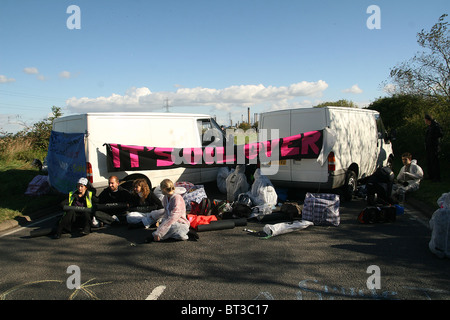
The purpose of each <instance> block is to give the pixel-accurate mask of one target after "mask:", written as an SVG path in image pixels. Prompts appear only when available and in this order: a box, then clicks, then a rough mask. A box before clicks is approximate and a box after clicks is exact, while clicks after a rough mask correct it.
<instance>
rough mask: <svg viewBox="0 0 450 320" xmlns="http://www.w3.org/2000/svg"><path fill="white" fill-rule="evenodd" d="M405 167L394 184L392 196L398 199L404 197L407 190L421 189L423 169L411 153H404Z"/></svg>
mask: <svg viewBox="0 0 450 320" xmlns="http://www.w3.org/2000/svg"><path fill="white" fill-rule="evenodd" d="M402 162H403V167H402V168H401V169H400V172H399V173H398V175H397V179H396V180H397V181H396V183H395V184H394V185H393V186H392V196H393V197H394V198H397V199H401V198H404V196H405V194H406V193H407V192H412V191H417V190H419V185H420V180H421V179H423V170H422V168H421V167H420V166H419V165H418V164H417V160H415V159H413V158H412V155H411V153H409V152H405V153H403V154H402Z"/></svg>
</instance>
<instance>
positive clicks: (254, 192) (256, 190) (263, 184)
mask: <svg viewBox="0 0 450 320" xmlns="http://www.w3.org/2000/svg"><path fill="white" fill-rule="evenodd" d="M254 177H255V181H254V182H253V184H252V188H251V190H250V191H249V192H248V195H249V196H250V199H252V202H253V205H254V206H262V205H268V206H269V207H272V206H274V205H276V204H277V200H278V196H277V192H276V191H275V188H274V187H273V185H272V182H270V179H269V178H267V177H266V176H265V175H263V174H262V173H261V169H260V168H258V169H256V171H255V174H254Z"/></svg>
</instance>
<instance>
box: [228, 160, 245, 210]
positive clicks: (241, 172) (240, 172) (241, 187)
mask: <svg viewBox="0 0 450 320" xmlns="http://www.w3.org/2000/svg"><path fill="white" fill-rule="evenodd" d="M226 184H227V201H229V202H233V201H236V200H237V197H238V195H239V194H241V193H246V192H247V191H248V189H249V185H248V182H247V177H246V176H245V165H237V166H236V170H234V171H233V172H232V173H230V174H229V175H228V177H227V179H226Z"/></svg>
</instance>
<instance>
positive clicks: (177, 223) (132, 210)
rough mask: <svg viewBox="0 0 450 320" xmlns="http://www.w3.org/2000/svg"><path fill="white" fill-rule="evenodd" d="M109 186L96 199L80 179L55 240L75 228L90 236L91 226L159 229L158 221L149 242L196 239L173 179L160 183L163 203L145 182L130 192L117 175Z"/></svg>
mask: <svg viewBox="0 0 450 320" xmlns="http://www.w3.org/2000/svg"><path fill="white" fill-rule="evenodd" d="M108 183H109V186H108V187H107V188H106V189H104V190H103V191H102V192H101V193H100V195H99V196H98V197H96V196H95V194H94V192H93V191H91V190H90V189H89V182H88V180H87V178H80V179H79V180H78V182H77V185H76V190H74V191H72V192H70V193H69V197H68V199H67V200H66V201H65V202H64V203H63V204H64V208H65V210H64V213H63V216H62V217H61V219H60V220H59V222H58V225H57V228H56V232H55V235H54V238H56V239H59V238H60V237H61V234H62V233H63V232H67V233H72V229H73V227H75V226H78V227H81V234H82V235H88V234H89V233H90V232H91V228H92V227H97V226H102V225H114V224H119V225H120V224H126V223H128V224H129V225H130V226H143V227H144V226H145V227H146V228H149V227H151V226H156V222H157V221H158V226H157V228H156V230H155V231H153V232H152V235H151V236H150V237H148V238H147V242H152V241H162V240H166V239H169V238H172V239H177V240H188V239H189V236H193V237H194V238H196V237H197V235H196V234H195V231H194V230H192V229H190V228H189V221H188V220H187V217H186V206H185V202H184V200H183V198H182V196H181V195H180V194H178V193H177V192H176V189H175V186H174V183H173V182H172V181H171V180H170V179H165V180H163V181H162V182H161V183H160V188H161V192H162V195H163V196H164V197H163V198H162V200H160V198H158V197H157V196H156V195H155V194H154V193H153V192H152V191H151V190H150V187H149V185H148V183H147V181H146V180H145V179H136V180H134V182H133V190H132V191H131V192H129V191H128V190H127V189H125V188H123V187H122V186H120V185H119V179H118V178H117V177H116V176H111V177H109V179H108Z"/></svg>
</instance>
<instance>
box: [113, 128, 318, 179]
mask: <svg viewBox="0 0 450 320" xmlns="http://www.w3.org/2000/svg"><path fill="white" fill-rule="evenodd" d="M323 133H324V131H323V130H319V131H310V132H306V133H300V134H297V135H294V136H290V137H285V138H280V139H273V140H268V141H264V142H254V143H249V144H245V145H235V144H231V145H225V146H222V147H218V146H206V147H200V148H160V147H147V146H132V145H124V144H115V143H105V145H106V152H107V167H108V171H109V172H114V171H133V170H134V171H138V170H155V169H156V170H158V169H171V168H177V167H184V168H193V167H195V168H199V167H208V166H225V165H236V164H255V163H257V162H260V163H268V162H270V161H277V160H284V159H297V160H299V159H314V158H317V157H318V156H319V154H320V152H321V149H322V144H323V140H324V139H323Z"/></svg>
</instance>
